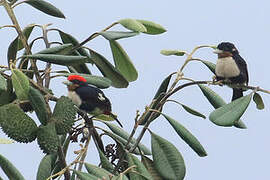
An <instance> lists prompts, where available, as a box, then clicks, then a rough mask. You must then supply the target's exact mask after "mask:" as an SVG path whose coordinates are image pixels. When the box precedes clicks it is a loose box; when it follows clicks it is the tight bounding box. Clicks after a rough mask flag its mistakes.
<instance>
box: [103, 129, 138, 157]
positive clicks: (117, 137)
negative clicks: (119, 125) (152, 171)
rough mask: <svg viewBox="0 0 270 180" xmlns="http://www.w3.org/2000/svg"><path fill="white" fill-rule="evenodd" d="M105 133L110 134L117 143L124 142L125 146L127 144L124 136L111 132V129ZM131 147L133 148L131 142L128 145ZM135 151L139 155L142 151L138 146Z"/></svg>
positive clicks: (128, 147)
mask: <svg viewBox="0 0 270 180" xmlns="http://www.w3.org/2000/svg"><path fill="white" fill-rule="evenodd" d="M105 133H106V134H107V135H108V136H110V137H111V138H112V139H114V140H115V141H116V142H117V143H119V144H122V145H123V146H125V145H126V144H127V140H125V139H124V138H122V137H120V136H118V135H116V134H114V133H111V132H109V131H106V132H105ZM131 148H132V144H131V143H129V145H128V146H127V149H128V150H129V149H131ZM133 153H134V154H137V155H139V154H140V151H139V149H138V148H136V149H135V150H134V152H133Z"/></svg>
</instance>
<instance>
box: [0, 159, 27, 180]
mask: <svg viewBox="0 0 270 180" xmlns="http://www.w3.org/2000/svg"><path fill="white" fill-rule="evenodd" d="M0 167H1V168H2V170H3V171H4V173H5V174H6V175H7V177H8V178H9V179H12V180H24V177H23V176H22V174H21V173H20V172H19V171H18V169H17V168H16V167H15V166H14V165H13V164H12V163H11V162H10V161H9V160H8V159H6V158H5V157H4V156H2V155H1V154H0Z"/></svg>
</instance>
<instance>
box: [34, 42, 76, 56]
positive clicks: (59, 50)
mask: <svg viewBox="0 0 270 180" xmlns="http://www.w3.org/2000/svg"><path fill="white" fill-rule="evenodd" d="M72 47H73V45H72V44H71V43H68V44H62V45H59V46H54V47H51V48H46V49H43V50H41V51H39V52H37V53H36V54H60V55H65V54H67V52H69V51H70V50H71V49H72Z"/></svg>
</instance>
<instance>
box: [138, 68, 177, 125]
mask: <svg viewBox="0 0 270 180" xmlns="http://www.w3.org/2000/svg"><path fill="white" fill-rule="evenodd" d="M173 74H174V73H172V74H170V75H169V76H167V77H166V78H165V79H164V80H163V81H162V83H161V84H160V86H159V88H158V90H157V92H156V94H155V96H154V99H153V100H154V101H155V102H154V103H153V104H152V106H151V107H150V108H151V109H155V110H157V105H158V103H159V102H160V100H161V99H162V98H163V97H164V95H165V93H166V92H167V89H168V86H169V83H170V80H171V77H172V75H173ZM152 113H154V112H148V113H147V114H146V115H145V118H144V119H143V120H142V121H141V122H140V125H144V124H145V123H146V122H147V121H148V119H149V117H150V115H151V114H152ZM159 116H160V113H155V115H153V116H152V118H151V119H150V120H149V121H153V120H155V119H156V118H158V117H159Z"/></svg>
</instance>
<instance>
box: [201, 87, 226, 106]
mask: <svg viewBox="0 0 270 180" xmlns="http://www.w3.org/2000/svg"><path fill="white" fill-rule="evenodd" d="M198 86H199V88H200V89H201V91H202V93H203V95H204V96H205V97H206V98H207V100H208V101H209V102H210V103H211V104H212V106H213V107H214V108H215V109H217V108H219V107H221V106H224V105H225V104H226V102H225V101H224V100H223V99H222V98H221V97H220V96H219V95H218V94H217V93H215V92H214V91H213V90H212V89H210V88H209V87H207V86H204V85H201V84H199V85H198Z"/></svg>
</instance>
